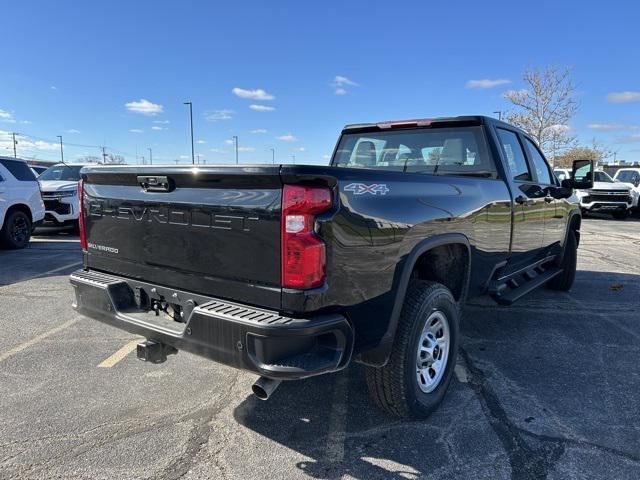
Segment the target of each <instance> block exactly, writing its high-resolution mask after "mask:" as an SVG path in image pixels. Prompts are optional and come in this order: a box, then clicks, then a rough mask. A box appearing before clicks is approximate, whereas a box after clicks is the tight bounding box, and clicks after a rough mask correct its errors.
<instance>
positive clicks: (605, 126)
mask: <svg viewBox="0 0 640 480" xmlns="http://www.w3.org/2000/svg"><path fill="white" fill-rule="evenodd" d="M587 128H591V129H592V130H626V129H627V128H632V127H630V126H627V125H622V124H619V123H590V124H588V125H587Z"/></svg>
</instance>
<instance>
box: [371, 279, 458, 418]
mask: <svg viewBox="0 0 640 480" xmlns="http://www.w3.org/2000/svg"><path fill="white" fill-rule="evenodd" d="M458 324H459V319H458V307H457V304H456V301H455V299H454V298H453V295H452V294H451V292H450V291H449V289H448V288H446V287H445V286H444V285H441V284H439V283H436V282H430V281H423V280H414V281H412V282H411V283H410V285H409V289H408V291H407V295H406V298H405V302H404V305H403V308H402V313H401V315H400V320H399V323H398V329H397V331H396V337H395V340H394V343H393V350H392V351H391V356H390V358H389V361H388V363H387V365H385V366H384V367H381V368H375V367H367V373H366V376H367V385H368V387H369V393H370V394H371V397H372V398H373V400H374V401H375V402H376V404H377V405H378V406H379V407H380V408H382V409H383V410H385V411H387V412H388V413H390V414H391V415H394V416H397V417H402V418H425V417H427V416H428V415H429V414H430V413H431V412H433V411H434V410H435V409H436V407H437V406H438V405H439V404H440V402H441V401H442V399H443V398H444V395H445V393H446V391H447V388H448V387H449V383H450V382H451V377H452V374H453V369H454V367H455V363H456V357H457V354H458V342H459V325H458Z"/></svg>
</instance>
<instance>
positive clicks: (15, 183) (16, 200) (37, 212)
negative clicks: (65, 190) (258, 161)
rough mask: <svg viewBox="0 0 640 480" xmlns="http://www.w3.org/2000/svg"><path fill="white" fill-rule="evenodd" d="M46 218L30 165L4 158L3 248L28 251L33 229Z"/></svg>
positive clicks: (0, 180) (0, 168)
mask: <svg viewBox="0 0 640 480" xmlns="http://www.w3.org/2000/svg"><path fill="white" fill-rule="evenodd" d="M43 218H44V203H43V202H42V197H41V196H40V188H39V186H38V181H37V180H36V176H35V175H34V174H33V171H32V170H31V169H30V168H29V166H28V165H27V162H25V161H24V160H20V159H17V158H11V157H0V246H1V247H4V248H24V247H26V246H27V243H29V238H31V232H32V231H33V226H34V225H36V224H37V223H39V222H41V221H42V219H43Z"/></svg>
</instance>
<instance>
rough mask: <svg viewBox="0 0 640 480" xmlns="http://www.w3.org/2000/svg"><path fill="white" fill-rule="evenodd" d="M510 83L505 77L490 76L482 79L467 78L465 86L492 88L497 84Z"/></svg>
mask: <svg viewBox="0 0 640 480" xmlns="http://www.w3.org/2000/svg"><path fill="white" fill-rule="evenodd" d="M509 83H511V80H509V79H506V78H497V79H495V80H492V79H490V78H483V79H482V80H469V81H468V82H467V83H466V85H465V87H466V88H472V89H482V88H493V87H497V86H499V85H507V84H509Z"/></svg>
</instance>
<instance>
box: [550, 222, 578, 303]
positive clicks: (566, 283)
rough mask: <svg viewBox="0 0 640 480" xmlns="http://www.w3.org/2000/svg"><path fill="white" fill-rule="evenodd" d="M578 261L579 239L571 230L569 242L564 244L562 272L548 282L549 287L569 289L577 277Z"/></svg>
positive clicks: (568, 237)
mask: <svg viewBox="0 0 640 480" xmlns="http://www.w3.org/2000/svg"><path fill="white" fill-rule="evenodd" d="M577 263H578V241H577V239H576V232H574V231H573V230H570V231H569V235H568V236H567V244H566V245H565V246H564V255H563V257H562V262H561V263H560V265H559V266H560V268H562V273H561V274H560V275H557V276H555V277H553V278H552V279H551V280H549V281H548V282H547V285H546V286H547V288H550V289H551V290H562V291H565V292H566V291H567V290H569V289H570V288H571V286H572V285H573V281H574V280H575V278H576V266H577Z"/></svg>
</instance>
